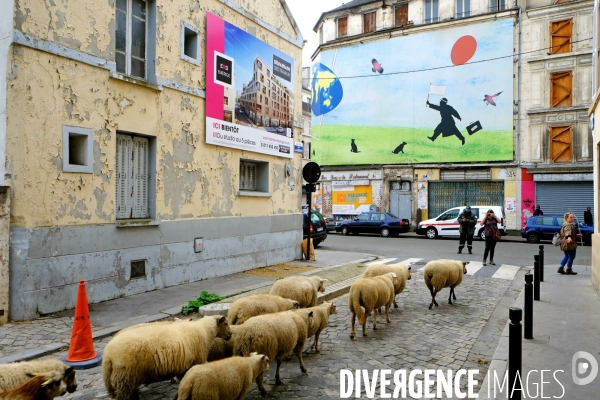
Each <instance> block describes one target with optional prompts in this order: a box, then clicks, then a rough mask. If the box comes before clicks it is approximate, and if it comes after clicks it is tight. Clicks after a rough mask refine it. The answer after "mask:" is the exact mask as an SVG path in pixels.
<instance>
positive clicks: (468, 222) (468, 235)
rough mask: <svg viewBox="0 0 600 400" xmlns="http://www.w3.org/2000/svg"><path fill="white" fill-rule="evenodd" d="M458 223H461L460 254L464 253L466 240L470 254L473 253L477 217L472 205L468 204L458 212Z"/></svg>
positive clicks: (459, 230) (459, 229)
mask: <svg viewBox="0 0 600 400" xmlns="http://www.w3.org/2000/svg"><path fill="white" fill-rule="evenodd" d="M458 223H459V224H460V226H459V228H458V232H459V233H460V240H459V242H458V254H462V250H463V249H464V248H465V241H466V242H467V249H468V250H469V254H473V235H474V234H475V225H476V224H477V217H476V216H475V215H473V213H472V212H471V206H466V207H465V209H464V210H463V211H462V212H461V213H460V214H458Z"/></svg>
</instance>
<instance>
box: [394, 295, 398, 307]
mask: <svg viewBox="0 0 600 400" xmlns="http://www.w3.org/2000/svg"><path fill="white" fill-rule="evenodd" d="M394 308H398V303H396V295H394Z"/></svg>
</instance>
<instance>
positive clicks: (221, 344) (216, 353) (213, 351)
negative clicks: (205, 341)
mask: <svg viewBox="0 0 600 400" xmlns="http://www.w3.org/2000/svg"><path fill="white" fill-rule="evenodd" d="M241 326H242V325H229V328H231V338H230V339H229V340H225V339H221V338H215V340H213V342H212V344H211V346H210V350H209V352H208V357H207V358H206V361H208V362H211V361H217V360H222V359H224V358H227V357H231V356H233V344H234V343H235V339H236V336H237V334H238V332H239V331H240V327H241Z"/></svg>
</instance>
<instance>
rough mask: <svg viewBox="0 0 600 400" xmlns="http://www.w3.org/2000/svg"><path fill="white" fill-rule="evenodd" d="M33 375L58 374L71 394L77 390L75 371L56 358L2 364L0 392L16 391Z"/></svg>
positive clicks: (0, 366)
mask: <svg viewBox="0 0 600 400" xmlns="http://www.w3.org/2000/svg"><path fill="white" fill-rule="evenodd" d="M32 374H43V375H49V374H52V376H54V374H58V376H60V377H61V378H60V379H62V380H63V381H64V382H65V384H66V386H67V391H68V392H69V393H73V392H74V391H75V390H76V389H77V380H76V379H75V370H74V369H73V367H69V366H68V365H67V364H65V363H63V362H62V361H60V360H58V359H54V358H49V359H46V360H32V361H22V362H16V363H10V364H0V391H6V390H11V389H16V388H18V387H19V386H21V385H22V384H24V383H25V382H27V381H28V380H30V379H31V375H32Z"/></svg>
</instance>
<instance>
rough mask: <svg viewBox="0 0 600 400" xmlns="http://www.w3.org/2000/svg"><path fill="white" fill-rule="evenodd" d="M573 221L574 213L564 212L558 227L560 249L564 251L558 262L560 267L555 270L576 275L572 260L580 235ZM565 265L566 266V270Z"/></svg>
mask: <svg viewBox="0 0 600 400" xmlns="http://www.w3.org/2000/svg"><path fill="white" fill-rule="evenodd" d="M574 221H575V214H573V213H566V214H565V222H564V224H563V226H562V228H560V237H561V238H562V242H561V243H560V249H561V250H562V251H563V252H564V253H565V256H564V257H563V259H562V260H561V262H560V268H558V271H557V272H558V273H559V274H564V275H577V272H574V271H573V261H574V260H575V256H576V254H577V238H578V237H579V238H580V237H581V233H577V228H576V227H575V224H574ZM565 265H566V267H567V270H566V271H565Z"/></svg>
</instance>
